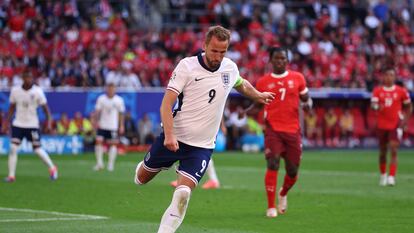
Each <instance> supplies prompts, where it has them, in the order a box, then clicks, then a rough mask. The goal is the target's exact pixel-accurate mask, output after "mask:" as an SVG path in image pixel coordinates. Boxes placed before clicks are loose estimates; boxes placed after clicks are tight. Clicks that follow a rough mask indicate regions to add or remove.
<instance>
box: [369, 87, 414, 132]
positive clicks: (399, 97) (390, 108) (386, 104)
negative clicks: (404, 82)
mask: <svg viewBox="0 0 414 233" xmlns="http://www.w3.org/2000/svg"><path fill="white" fill-rule="evenodd" d="M371 102H372V103H377V104H378V105H379V109H378V112H377V128H379V129H385V130H393V129H396V128H397V127H398V123H399V121H400V114H401V109H402V105H403V104H409V103H411V99H410V95H409V93H408V91H407V90H406V89H405V88H403V87H400V86H396V85H394V86H392V87H388V88H387V87H384V86H380V87H376V88H375V89H374V91H373V92H372V97H371Z"/></svg>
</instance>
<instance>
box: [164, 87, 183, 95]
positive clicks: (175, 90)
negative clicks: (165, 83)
mask: <svg viewBox="0 0 414 233" xmlns="http://www.w3.org/2000/svg"><path fill="white" fill-rule="evenodd" d="M167 90H170V91H173V92H175V93H177V94H178V95H179V94H180V91H178V90H177V89H175V88H174V87H167Z"/></svg>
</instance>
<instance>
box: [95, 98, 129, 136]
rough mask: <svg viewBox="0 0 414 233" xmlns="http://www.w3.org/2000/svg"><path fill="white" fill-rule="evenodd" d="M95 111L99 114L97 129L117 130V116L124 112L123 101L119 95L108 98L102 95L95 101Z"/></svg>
mask: <svg viewBox="0 0 414 233" xmlns="http://www.w3.org/2000/svg"><path fill="white" fill-rule="evenodd" d="M95 109H96V110H97V111H99V112H100V116H99V122H98V127H99V129H104V130H111V131H114V130H118V127H119V114H120V113H124V112H125V104H124V100H123V99H122V98H121V97H120V96H119V95H114V96H113V97H112V98H109V97H108V96H107V95H106V94H102V95H100V96H99V97H98V100H97V101H96V106H95Z"/></svg>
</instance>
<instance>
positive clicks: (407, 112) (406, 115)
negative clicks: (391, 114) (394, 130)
mask: <svg viewBox="0 0 414 233" xmlns="http://www.w3.org/2000/svg"><path fill="white" fill-rule="evenodd" d="M402 110H403V111H402V115H401V121H400V123H399V126H398V128H401V129H404V128H405V127H406V126H407V124H408V120H409V119H410V116H411V113H412V112H413V105H412V103H411V102H410V103H406V104H403V109H402Z"/></svg>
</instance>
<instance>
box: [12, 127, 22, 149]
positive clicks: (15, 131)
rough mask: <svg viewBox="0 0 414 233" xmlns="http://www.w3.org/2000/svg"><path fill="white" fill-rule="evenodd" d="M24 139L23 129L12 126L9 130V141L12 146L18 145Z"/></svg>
mask: <svg viewBox="0 0 414 233" xmlns="http://www.w3.org/2000/svg"><path fill="white" fill-rule="evenodd" d="M23 138H24V129H23V128H19V127H15V126H12V128H11V141H12V143H13V144H16V145H20V143H21V142H22V140H23Z"/></svg>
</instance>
